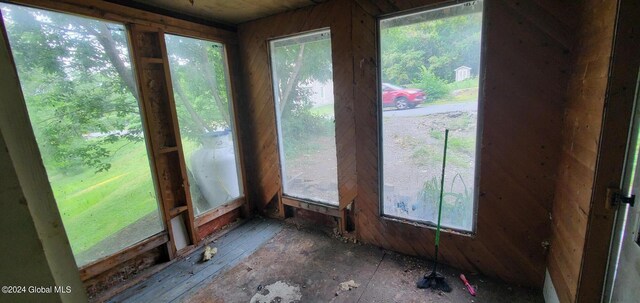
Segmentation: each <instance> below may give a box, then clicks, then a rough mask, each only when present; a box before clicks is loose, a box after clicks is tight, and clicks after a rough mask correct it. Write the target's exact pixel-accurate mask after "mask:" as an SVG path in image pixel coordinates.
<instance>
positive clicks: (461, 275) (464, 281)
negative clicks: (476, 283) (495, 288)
mask: <svg viewBox="0 0 640 303" xmlns="http://www.w3.org/2000/svg"><path fill="white" fill-rule="evenodd" d="M460 280H462V282H463V283H464V286H466V287H467V290H468V291H469V293H470V294H471V295H472V296H474V297H475V296H476V290H475V289H473V286H471V284H469V281H467V277H465V276H464V274H460Z"/></svg>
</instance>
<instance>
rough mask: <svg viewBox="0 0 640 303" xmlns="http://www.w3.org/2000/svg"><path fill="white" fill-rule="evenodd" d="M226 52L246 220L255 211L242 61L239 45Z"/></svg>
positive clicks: (227, 48)
mask: <svg viewBox="0 0 640 303" xmlns="http://www.w3.org/2000/svg"><path fill="white" fill-rule="evenodd" d="M224 51H225V55H226V60H225V65H226V68H227V81H228V85H229V88H228V89H229V91H230V93H231V102H230V106H231V108H230V111H231V112H230V114H231V116H232V117H233V123H234V125H233V131H234V138H233V140H234V141H235V143H236V148H237V155H236V156H237V157H239V159H238V160H239V161H237V164H238V165H239V166H240V167H238V170H239V171H240V173H241V176H240V177H241V181H242V184H241V186H242V194H243V195H244V197H243V199H244V202H245V203H244V204H243V207H242V215H243V216H244V217H245V218H248V217H250V216H251V213H252V211H253V207H252V205H251V203H250V201H249V200H248V197H249V195H248V194H247V192H248V191H249V188H248V186H247V171H246V155H245V153H244V146H243V140H242V135H243V133H244V128H245V127H244V125H242V122H243V120H241V119H240V118H239V117H240V111H239V108H240V102H239V100H240V98H239V96H240V88H241V87H242V84H241V83H240V82H241V77H240V59H239V56H238V45H237V44H225V45H224Z"/></svg>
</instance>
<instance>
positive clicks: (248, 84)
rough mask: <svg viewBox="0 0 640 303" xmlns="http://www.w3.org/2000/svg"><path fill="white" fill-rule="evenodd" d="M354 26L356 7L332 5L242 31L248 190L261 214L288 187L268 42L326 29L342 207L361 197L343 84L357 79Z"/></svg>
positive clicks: (246, 26)
mask: <svg viewBox="0 0 640 303" xmlns="http://www.w3.org/2000/svg"><path fill="white" fill-rule="evenodd" d="M350 22H351V20H350V4H349V3H348V2H347V1H331V2H328V3H324V4H320V5H317V6H314V7H310V8H306V9H301V10H295V11H291V12H286V13H283V14H280V15H277V16H274V17H271V18H266V19H261V20H257V21H255V22H250V23H246V24H242V25H240V26H239V28H238V39H239V48H240V59H241V62H242V67H241V76H242V77H243V84H244V86H245V90H244V94H243V95H242V97H241V98H240V99H241V101H240V102H239V108H240V110H242V111H243V112H242V116H243V117H244V121H241V122H240V123H241V124H242V125H241V126H243V130H244V134H245V136H243V143H244V144H245V146H246V147H247V150H250V151H252V153H253V157H250V159H247V183H248V186H247V187H248V188H249V190H250V191H249V193H248V195H249V198H250V201H252V202H253V203H254V205H255V206H256V207H257V209H264V207H265V206H266V204H267V203H269V202H270V201H271V200H272V198H273V197H274V196H276V195H277V194H278V192H279V190H280V189H281V184H282V176H281V172H280V157H279V154H278V141H277V131H276V119H275V117H276V115H275V112H274V110H275V105H274V94H273V86H272V82H271V68H270V64H269V62H270V58H269V53H268V47H269V45H268V40H270V39H273V38H277V37H282V36H286V35H292V34H296V33H300V32H306V31H311V30H316V29H321V28H326V27H329V28H330V29H331V46H332V49H331V51H332V60H333V75H334V97H335V98H334V101H335V124H336V148H337V159H338V189H339V205H340V208H341V209H343V208H345V207H346V206H347V205H349V204H350V203H351V202H352V201H353V199H354V198H355V196H356V189H357V187H356V185H357V182H356V166H355V163H356V161H355V145H354V144H353V142H354V141H355V127H354V123H355V122H354V117H353V116H354V112H355V110H354V106H353V97H352V96H353V89H352V87H351V86H350V85H342V84H343V83H350V82H351V80H352V78H353V69H352V64H351V60H352V55H351V43H350V39H351V33H350V31H349V28H350ZM280 207H282V206H280Z"/></svg>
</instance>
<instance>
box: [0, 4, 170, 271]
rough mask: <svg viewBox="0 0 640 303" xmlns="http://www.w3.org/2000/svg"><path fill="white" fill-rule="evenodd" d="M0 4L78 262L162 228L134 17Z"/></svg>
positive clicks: (43, 153) (47, 166) (85, 260)
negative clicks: (132, 37) (122, 19)
mask: <svg viewBox="0 0 640 303" xmlns="http://www.w3.org/2000/svg"><path fill="white" fill-rule="evenodd" d="M0 8H1V9H2V14H3V16H4V21H5V24H6V26H7V32H8V35H9V42H10V44H11V50H12V51H13V55H14V59H15V62H16V67H17V69H18V74H19V77H20V83H21V85H22V90H23V93H24V97H25V101H26V103H27V108H28V111H29V117H30V119H31V125H32V126H33V130H34V132H35V135H36V140H37V142H38V146H39V148H40V153H41V154H42V158H43V159H42V160H43V162H44V165H45V167H46V170H47V174H48V176H49V182H50V183H51V187H52V188H53V193H54V196H55V198H56V201H57V204H58V208H59V210H60V214H61V216H62V221H63V223H64V226H65V230H66V232H67V235H68V237H69V241H70V242H71V248H72V249H73V253H74V256H75V258H76V263H77V264H78V266H82V265H85V264H87V263H89V262H91V261H94V260H96V259H98V258H101V257H105V256H108V255H110V254H113V253H115V252H117V251H119V250H121V249H124V248H126V247H128V246H131V245H132V244H135V243H136V242H139V241H141V240H144V239H145V238H148V237H149V236H152V235H154V234H156V233H158V232H160V231H162V230H163V229H164V227H163V224H162V221H161V220H160V216H159V211H158V203H157V200H156V192H155V189H154V185H153V181H152V177H151V171H150V167H149V158H148V156H147V149H146V144H145V139H144V133H143V130H142V122H141V118H140V113H139V108H138V101H137V100H136V98H137V95H138V93H137V91H136V83H135V80H134V76H133V72H132V70H131V61H130V59H129V49H128V46H127V32H126V29H125V28H124V26H122V25H120V24H113V23H107V22H102V21H98V20H92V19H86V18H80V17H76V16H71V15H66V14H60V13H54V12H49V11H44V10H37V9H31V8H25V7H20V6H15V5H9V4H0Z"/></svg>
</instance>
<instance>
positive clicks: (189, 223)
mask: <svg viewBox="0 0 640 303" xmlns="http://www.w3.org/2000/svg"><path fill="white" fill-rule="evenodd" d="M159 37H160V50H161V55H162V59H163V67H164V77H165V84H166V89H167V97H168V101H169V113H170V114H171V120H172V122H173V123H172V124H173V125H172V126H173V133H174V137H175V141H176V146H177V148H178V149H177V153H178V159H179V162H180V165H179V167H180V175H181V177H182V188H183V189H184V192H183V194H184V195H185V196H186V197H185V198H186V200H185V203H186V205H180V207H183V206H186V207H187V210H186V212H187V216H186V218H184V217H185V216H183V219H184V222H185V224H186V228H187V232H188V233H189V238H190V240H191V244H192V245H195V244H196V243H198V242H199V241H200V239H199V238H200V237H199V236H198V231H197V228H196V224H195V219H194V217H195V215H194V212H193V202H192V200H191V190H190V189H189V186H190V185H189V177H188V176H187V163H186V160H185V158H184V150H183V149H182V137H181V135H180V127H179V126H178V112H177V108H176V101H175V100H174V92H173V82H172V81H171V70H170V69H169V55H168V53H167V45H166V42H165V37H164V31H162V30H161V31H160V36H159ZM176 216H177V215H176Z"/></svg>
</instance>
